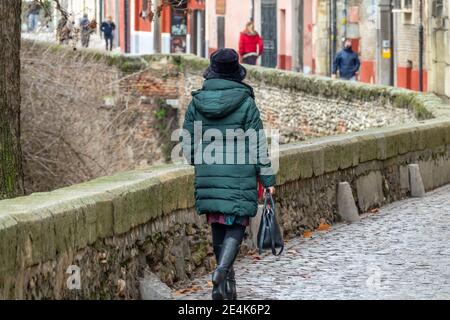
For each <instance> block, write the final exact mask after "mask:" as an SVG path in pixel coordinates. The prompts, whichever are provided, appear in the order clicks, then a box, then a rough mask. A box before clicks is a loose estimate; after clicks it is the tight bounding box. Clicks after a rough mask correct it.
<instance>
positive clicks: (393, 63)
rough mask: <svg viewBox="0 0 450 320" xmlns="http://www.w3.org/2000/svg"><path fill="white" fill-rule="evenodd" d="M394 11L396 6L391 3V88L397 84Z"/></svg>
mask: <svg viewBox="0 0 450 320" xmlns="http://www.w3.org/2000/svg"><path fill="white" fill-rule="evenodd" d="M393 9H394V5H393V1H391V2H390V8H389V11H390V16H389V20H390V24H391V28H390V33H391V72H390V77H389V84H390V85H391V86H394V82H395V77H394V74H395V62H394V56H395V55H394V35H395V32H394V28H395V25H394V13H393V12H392V10H393Z"/></svg>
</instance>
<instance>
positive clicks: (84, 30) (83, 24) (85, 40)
mask: <svg viewBox="0 0 450 320" xmlns="http://www.w3.org/2000/svg"><path fill="white" fill-rule="evenodd" d="M89 23H90V21H89V18H88V15H87V13H85V14H83V18H81V19H80V31H81V45H82V46H83V47H85V48H87V47H89V38H90V33H89Z"/></svg>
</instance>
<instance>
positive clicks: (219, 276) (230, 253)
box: [212, 237, 241, 300]
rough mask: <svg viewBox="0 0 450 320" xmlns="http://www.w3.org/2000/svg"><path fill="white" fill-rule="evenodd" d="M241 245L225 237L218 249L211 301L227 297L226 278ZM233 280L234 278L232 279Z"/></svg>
mask: <svg viewBox="0 0 450 320" xmlns="http://www.w3.org/2000/svg"><path fill="white" fill-rule="evenodd" d="M240 245H241V243H240V242H239V241H238V240H236V239H234V238H231V237H226V238H225V239H224V241H223V244H222V248H221V249H220V255H219V259H218V261H217V267H216V270H215V271H214V273H213V275H212V282H213V292H212V299H213V300H224V299H226V298H227V297H228V295H227V290H226V289H227V285H226V283H227V281H226V280H227V276H228V273H229V270H230V268H231V266H232V265H233V262H234V260H235V259H236V256H237V254H238V252H239V248H240ZM233 278H234V277H233Z"/></svg>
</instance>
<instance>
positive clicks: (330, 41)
mask: <svg viewBox="0 0 450 320" xmlns="http://www.w3.org/2000/svg"><path fill="white" fill-rule="evenodd" d="M332 17H333V0H330V1H329V2H328V19H329V21H328V76H330V75H331V72H332V70H333V58H334V57H333V18H332Z"/></svg>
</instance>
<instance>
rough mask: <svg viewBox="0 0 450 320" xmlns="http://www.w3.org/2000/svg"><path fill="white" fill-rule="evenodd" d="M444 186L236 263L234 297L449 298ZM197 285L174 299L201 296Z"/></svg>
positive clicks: (449, 192) (447, 190) (449, 191)
mask: <svg viewBox="0 0 450 320" xmlns="http://www.w3.org/2000/svg"><path fill="white" fill-rule="evenodd" d="M449 224H450V185H449V186H446V187H443V188H440V189H437V190H435V191H432V192H429V193H427V195H426V196H425V197H424V198H410V199H406V200H403V201H399V202H396V203H393V204H390V205H388V206H385V207H383V208H381V209H380V211H379V212H378V213H375V214H370V215H368V216H366V217H365V218H364V219H362V220H361V221H360V222H358V223H354V224H351V225H347V224H337V225H334V226H332V228H331V230H330V231H327V232H315V233H314V234H313V236H312V237H311V238H308V239H301V238H297V239H292V240H290V241H289V242H288V244H287V248H286V251H285V253H284V254H283V255H282V256H280V257H273V256H270V255H264V256H263V257H262V258H261V260H256V259H254V258H252V257H245V258H243V259H240V260H239V261H237V263H236V273H237V284H238V297H239V298H240V299H450V267H449V266H450V246H449V243H450V232H449V231H450V229H449ZM209 280H210V276H209V275H208V276H206V277H204V278H202V279H197V280H195V281H193V283H192V285H198V286H203V287H202V289H201V290H199V291H197V292H196V293H194V294H191V295H189V296H179V295H178V296H176V298H178V299H209V298H210V290H211V287H210V284H208V281H209Z"/></svg>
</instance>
